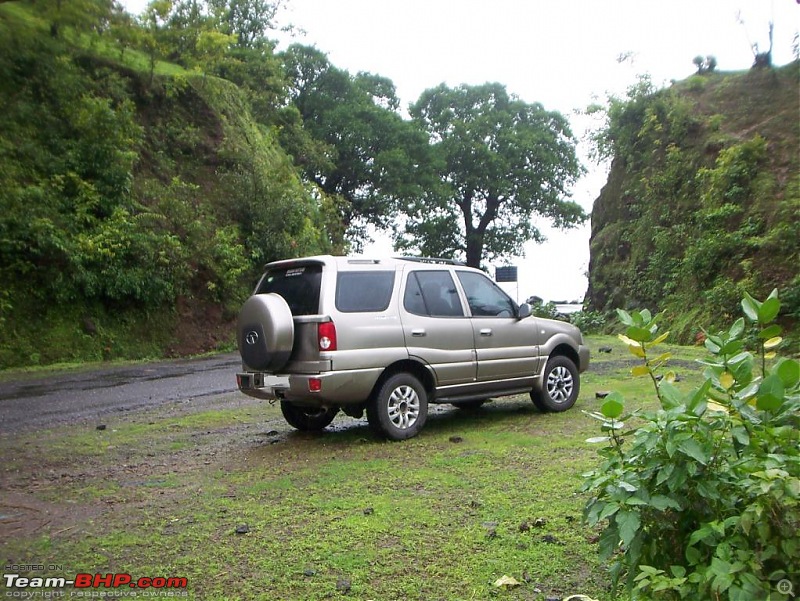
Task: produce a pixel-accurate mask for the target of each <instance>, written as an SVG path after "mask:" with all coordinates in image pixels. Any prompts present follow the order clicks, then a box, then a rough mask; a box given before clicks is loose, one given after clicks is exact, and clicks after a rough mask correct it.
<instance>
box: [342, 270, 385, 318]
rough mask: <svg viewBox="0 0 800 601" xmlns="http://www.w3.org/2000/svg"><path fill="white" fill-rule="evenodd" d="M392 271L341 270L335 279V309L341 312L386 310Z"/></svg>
mask: <svg viewBox="0 0 800 601" xmlns="http://www.w3.org/2000/svg"><path fill="white" fill-rule="evenodd" d="M393 288H394V271H342V272H339V278H338V280H337V281H336V309H337V310H339V311H341V312H342V313H370V312H379V311H386V309H387V308H388V307H389V301H391V300H392V289H393Z"/></svg>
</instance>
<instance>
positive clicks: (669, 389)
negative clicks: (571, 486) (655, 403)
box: [584, 290, 800, 601]
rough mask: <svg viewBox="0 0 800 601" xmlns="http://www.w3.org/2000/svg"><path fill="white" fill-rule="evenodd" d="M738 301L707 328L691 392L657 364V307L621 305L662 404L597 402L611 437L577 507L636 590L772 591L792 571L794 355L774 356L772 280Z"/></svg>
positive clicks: (776, 329)
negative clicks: (717, 325)
mask: <svg viewBox="0 0 800 601" xmlns="http://www.w3.org/2000/svg"><path fill="white" fill-rule="evenodd" d="M741 307H742V309H743V310H744V314H745V316H746V319H745V318H739V319H737V320H736V321H735V322H734V323H733V324H732V325H731V326H730V327H729V328H727V329H725V330H723V331H721V332H718V333H716V334H710V333H709V334H707V336H706V338H705V348H706V350H707V351H708V353H709V357H708V358H707V359H705V360H703V361H701V362H700V363H701V364H702V365H703V366H704V373H703V375H704V381H703V383H702V384H701V385H700V386H699V387H697V388H695V389H693V390H690V391H688V392H683V391H681V390H680V389H679V388H678V387H677V386H675V384H674V381H675V375H674V373H672V372H670V371H666V373H659V372H663V371H664V370H665V369H666V368H667V364H668V361H669V358H670V354H669V353H661V354H659V352H658V351H657V350H656V349H657V347H658V345H659V344H660V343H662V342H664V340H666V338H667V337H668V335H669V334H668V333H661V332H660V329H661V328H660V325H659V317H658V316H653V315H652V314H651V313H650V312H649V311H647V310H642V311H632V312H627V311H623V310H619V311H618V315H619V318H620V321H621V322H622V323H623V324H624V326H625V328H626V329H625V334H624V335H620V339H621V340H622V341H623V342H624V343H625V344H626V345H627V346H628V348H629V350H630V352H631V354H633V355H634V356H635V357H637V358H640V359H641V362H642V363H641V364H640V365H638V366H636V367H634V368H633V369H632V370H631V373H632V375H633V376H634V377H643V378H649V379H650V380H651V381H652V383H653V388H654V392H655V394H656V395H657V397H658V400H659V403H660V409H659V410H658V411H656V412H654V413H650V412H642V411H639V410H634V411H632V412H630V413H626V407H625V401H624V399H623V398H622V396H621V395H620V394H618V393H612V394H611V395H609V396H608V397H607V398H606V399H605V401H604V403H603V405H602V406H601V408H600V411H599V412H594V413H592V414H591V416H592V417H594V418H595V419H597V420H598V421H599V422H600V423H601V430H602V436H600V437H597V438H593V439H591V440H592V442H601V443H604V444H605V446H604V447H603V449H602V450H601V451H600V456H601V457H602V461H601V464H600V465H599V466H598V467H597V468H596V469H595V470H593V471H592V472H590V473H588V474H587V475H586V480H585V484H584V490H585V491H588V492H589V493H590V494H591V495H592V497H591V499H590V500H589V502H588V503H587V505H586V510H585V515H586V519H587V522H588V523H589V525H591V526H596V525H600V526H602V528H603V530H602V534H601V536H600V553H601V555H602V557H603V558H604V559H606V560H610V561H611V566H612V575H613V578H614V581H615V583H616V582H619V581H622V582H624V583H625V588H626V590H627V593H628V594H629V595H631V597H632V598H635V599H730V600H731V601H734V600H738V599H757V598H758V599H761V598H769V596H770V594H771V592H772V590H773V589H774V586H775V585H776V583H777V582H778V581H779V580H781V579H783V578H787V577H789V578H791V577H792V576H795V575H796V574H797V573H798V570H800V561H799V558H800V541H798V538H797V531H798V528H800V450H799V449H798V444H797V441H798V428H800V363H798V361H797V360H796V359H793V358H777V353H776V351H777V350H778V349H779V348H780V347H781V345H782V338H781V337H780V333H781V328H780V326H778V325H776V324H775V323H774V320H775V318H776V317H777V316H778V314H779V312H780V307H781V303H780V301H779V299H778V294H777V290H775V291H773V293H772V294H770V296H769V297H768V298H767V299H765V300H764V301H759V300H756V299H755V298H753V297H752V296H750V295H749V294H746V295H745V296H744V299H743V300H742V301H741ZM749 324H750V325H749ZM751 340H754V341H755V347H756V354H755V355H754V354H753V353H752V352H750V351H749V350H747V344H748V342H750V341H751ZM630 421H634V422H637V423H638V424H639V425H638V426H637V427H635V428H630V426H626V423H630Z"/></svg>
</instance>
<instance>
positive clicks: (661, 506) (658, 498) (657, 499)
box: [650, 495, 681, 511]
mask: <svg viewBox="0 0 800 601" xmlns="http://www.w3.org/2000/svg"><path fill="white" fill-rule="evenodd" d="M650 505H651V506H653V507H655V508H656V509H658V510H659V511H664V510H666V509H680V508H681V504H680V503H678V502H677V501H676V500H675V499H670V498H669V497H665V496H664V495H655V496H653V497H652V498H651V499H650Z"/></svg>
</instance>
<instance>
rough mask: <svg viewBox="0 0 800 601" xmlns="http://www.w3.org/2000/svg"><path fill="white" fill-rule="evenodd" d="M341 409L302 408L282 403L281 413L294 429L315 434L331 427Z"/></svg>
mask: <svg viewBox="0 0 800 601" xmlns="http://www.w3.org/2000/svg"><path fill="white" fill-rule="evenodd" d="M338 412H339V409H338V408H336V407H301V406H299V405H294V404H292V403H289V402H287V401H281V413H283V417H284V419H285V420H286V422H287V423H288V424H289V425H290V426H292V427H293V428H297V429H298V430H303V431H304V432H315V431H317V430H322V429H323V428H325V427H326V426H328V425H330V423H331V422H332V421H333V418H334V417H336V414H337V413H338Z"/></svg>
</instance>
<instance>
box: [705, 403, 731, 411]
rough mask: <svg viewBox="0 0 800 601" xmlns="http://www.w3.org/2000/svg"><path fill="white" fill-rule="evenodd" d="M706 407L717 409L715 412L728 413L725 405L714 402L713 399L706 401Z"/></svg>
mask: <svg viewBox="0 0 800 601" xmlns="http://www.w3.org/2000/svg"><path fill="white" fill-rule="evenodd" d="M707 408H708V410H709V411H717V412H720V413H728V408H727V407H725V406H723V405H720V404H719V403H715V402H714V401H708V406H707Z"/></svg>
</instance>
